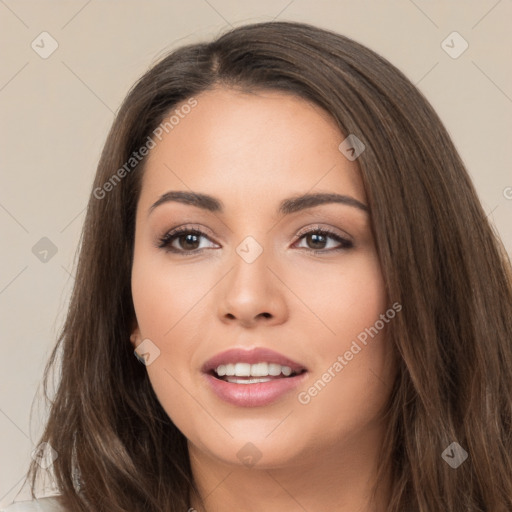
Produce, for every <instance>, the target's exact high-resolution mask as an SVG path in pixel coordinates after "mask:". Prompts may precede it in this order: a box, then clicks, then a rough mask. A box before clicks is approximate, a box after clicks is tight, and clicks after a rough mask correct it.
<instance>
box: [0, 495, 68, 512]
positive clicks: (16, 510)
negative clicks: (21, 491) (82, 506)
mask: <svg viewBox="0 0 512 512" xmlns="http://www.w3.org/2000/svg"><path fill="white" fill-rule="evenodd" d="M0 512H64V509H63V508H62V507H61V505H60V503H59V501H58V499H57V497H56V496H53V497H49V498H39V499H37V500H33V501H18V502H17V503H13V504H11V505H8V506H7V507H6V508H3V509H1V510H0Z"/></svg>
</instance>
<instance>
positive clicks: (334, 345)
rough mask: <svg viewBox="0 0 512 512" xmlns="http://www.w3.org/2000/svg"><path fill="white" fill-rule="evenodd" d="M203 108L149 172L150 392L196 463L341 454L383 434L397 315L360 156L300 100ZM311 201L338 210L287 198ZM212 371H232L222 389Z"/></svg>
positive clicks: (265, 97) (142, 307)
mask: <svg viewBox="0 0 512 512" xmlns="http://www.w3.org/2000/svg"><path fill="white" fill-rule="evenodd" d="M195 100H196V101H197V104H195V106H194V107H193V108H191V109H188V108H187V109H183V112H185V111H186V112H188V113H187V114H186V115H182V116H180V118H179V122H177V123H174V124H173V127H172V129H168V130H167V133H166V132H165V131H164V133H163V136H161V140H158V139H157V140H156V146H155V147H154V148H153V149H151V151H150V153H149V156H148V159H147V161H146V167H145V171H144V176H143V180H142V188H141V194H140V198H139V202H138V206H137V214H136V233H135V247H134V261H133V269H132V293H133V301H134V307H135V312H136V327H135V329H134V330H133V334H132V343H133V345H134V346H137V347H138V346H139V345H140V344H141V343H144V345H141V347H145V348H144V352H146V353H149V354H150V355H149V358H148V359H147V361H146V370H147V372H148V375H149V378H150V380H151V383H152V386H153V388H154V390H155V393H156V395H157V397H158V399H159V401H160V403H161V404H162V406H163V408H164V409H165V411H166V412H167V414H168V415H169V417H170V418H171V420H172V421H173V422H174V424H175V425H176V426H177V427H178V428H179V429H180V431H181V432H182V433H183V434H184V435H185V436H186V437H187V439H188V442H189V449H190V450H191V453H195V454H202V455H204V456H205V457H208V458H210V459H215V460H218V461H221V462H222V463H223V464H230V465H233V464H234V465H242V464H247V461H248V460H254V461H256V460H257V463H258V464H259V465H260V466H261V467H268V468H270V467H278V466H281V467H282V466H285V465H287V464H295V463H298V461H302V462H304V461H306V460H314V459H315V457H319V456H322V454H325V453H331V454H332V453H334V452H336V451H337V450H339V451H340V453H341V451H342V450H344V449H346V448H347V447H348V446H353V443H354V440H355V439H356V438H358V437H361V436H364V435H365V433H366V434H368V433H369V432H370V431H373V430H374V429H375V428H376V425H377V423H378V421H377V418H378V413H379V410H380V408H381V407H382V406H383V404H384V402H385V401H386V399H387V398H388V394H389V390H390V386H391V383H392V375H391V372H392V368H391V356H390V347H389V345H388V344H387V343H386V336H385V334H386V328H387V324H388V323H390V322H392V321H393V320H392V318H393V317H394V316H395V314H397V310H396V307H395V308H393V307H391V306H390V305H389V304H388V303H387V297H386V293H385V289H384V284H383V279H382V274H381V269H380V264H379V260H378V257H377V254H376V249H375V246H374V241H373V238H372V233H371V227H370V216H369V213H368V211H367V209H366V208H365V205H366V196H365V191H364V188H363V185H362V181H361V178H360V176H359V171H358V166H357V160H356V161H350V160H349V159H347V158H346V157H345V156H344V154H343V153H342V152H341V151H340V150H339V149H338V146H339V145H340V143H341V142H342V141H343V139H344V138H345V137H344V136H343V135H342V134H341V132H340V131H339V129H338V128H337V126H336V124H335V123H334V121H333V120H332V119H331V118H330V117H329V116H328V115H327V114H326V113H325V112H324V111H323V110H322V109H320V108H319V107H317V106H315V105H313V104H311V103H309V102H306V101H305V100H302V99H299V98H297V97H294V96H292V95H289V94H285V93H280V92H275V91H269V92H258V93H242V92H235V91H233V90H228V89H216V90H211V91H207V92H204V93H202V94H200V95H198V96H196V97H195ZM176 108H177V109H178V110H179V106H178V107H176ZM173 110H174V109H173ZM177 191H181V192H186V193H196V194H203V195H207V196H210V197H209V198H208V199H207V200H203V201H200V200H199V199H195V200H194V201H192V200H187V199H184V198H183V197H181V198H180V197H178V196H176V195H175V196H172V195H171V194H169V193H170V192H177ZM166 194H167V195H166ZM306 194H308V195H311V194H313V195H315V194H330V195H331V200H328V201H326V200H325V198H326V197H327V196H325V195H324V196H318V197H319V198H318V197H317V199H316V200H315V199H311V200H309V201H308V200H303V201H295V202H290V201H289V200H290V199H297V198H299V197H300V196H303V195H306ZM333 194H336V195H337V196H336V197H337V199H336V200H334V199H332V198H333V197H334V196H332V195H333ZM173 197H174V199H173ZM322 198H323V199H322ZM189 199H190V198H189ZM286 201H288V202H286ZM177 228H179V229H180V231H179V232H177V233H176V232H175V230H176V229H177ZM386 312H387V313H386ZM230 349H238V350H239V352H237V353H234V354H232V357H229V356H223V355H222V353H223V352H225V351H227V350H230ZM255 349H263V350H262V351H260V352H259V353H258V351H257V350H256V351H255ZM269 351H273V352H269ZM218 354H221V355H220V358H217V359H212V358H214V357H215V356H217V355H218ZM237 361H238V363H242V365H240V364H238V365H236V362H237ZM209 362H210V363H211V364H208V363H209ZM292 362H293V363H296V366H294V365H293V364H292ZM223 363H225V364H223ZM256 363H267V364H266V365H265V364H263V365H260V364H258V365H257V366H252V365H253V364H254V365H256ZM269 363H270V364H269ZM287 363H289V364H287ZM230 364H233V365H235V366H233V367H231V369H230V366H229V365H230ZM212 365H213V366H214V367H215V368H217V367H218V366H224V369H222V368H220V369H219V373H220V374H222V373H223V372H226V371H227V372H228V373H233V369H234V370H235V372H236V374H235V375H234V376H230V377H231V382H228V381H227V380H226V379H227V377H226V376H223V377H222V380H221V379H219V378H218V377H220V376H215V375H216V374H215V375H214V372H213V370H212V371H210V368H211V366H212ZM286 366H288V367H289V368H290V369H291V370H293V372H294V373H292V375H290V376H286V375H285V374H286V373H289V370H287V369H286ZM248 368H249V369H250V371H251V372H252V373H251V375H252V376H247V369H248ZM276 368H277V371H276ZM206 370H208V373H205V371H206ZM258 371H259V372H260V373H258ZM269 372H270V373H272V372H273V373H279V375H270V376H269V375H268V373H269ZM295 373H296V374H297V375H294V374H295ZM262 375H263V376H262ZM250 379H253V380H252V382H253V383H247V382H249V380H250ZM258 379H260V380H261V382H255V381H258ZM249 443H250V444H249ZM247 457H249V459H248V458H247Z"/></svg>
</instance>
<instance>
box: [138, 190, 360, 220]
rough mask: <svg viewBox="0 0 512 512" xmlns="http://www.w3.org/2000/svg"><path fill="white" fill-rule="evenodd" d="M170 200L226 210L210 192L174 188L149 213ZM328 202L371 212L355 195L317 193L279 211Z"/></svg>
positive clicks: (286, 212)
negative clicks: (202, 192)
mask: <svg viewBox="0 0 512 512" xmlns="http://www.w3.org/2000/svg"><path fill="white" fill-rule="evenodd" d="M168 202H177V203H183V204H188V205H191V206H196V207H197V208H202V209H203V210H207V211H210V212H214V213H215V212H217V213H223V212H224V205H223V203H222V201H220V200H219V199H217V198H215V197H213V196H210V195H208V194H201V193H199V192H187V191H180V190H173V191H171V192H166V193H165V194H163V195H162V196H160V198H159V199H158V200H157V201H156V202H155V203H153V204H152V205H151V207H150V208H149V211H148V215H149V214H151V213H152V212H153V210H154V209H155V208H157V207H158V206H160V205H162V204H164V203H168ZM328 203H340V204H344V205H347V206H352V207H354V208H357V209H359V210H362V211H363V212H366V213H368V212H369V209H368V206H366V205H365V204H363V203H361V202H360V201H358V200H357V199H355V198H354V197H351V196H347V195H342V194H331V193H316V194H304V195H300V196H296V197H290V198H288V199H284V200H283V201H281V203H280V205H279V208H278V213H280V214H281V215H290V214H292V213H296V212H298V211H300V210H305V209H307V208H313V207H315V206H319V205H322V204H328Z"/></svg>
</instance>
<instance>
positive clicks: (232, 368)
mask: <svg viewBox="0 0 512 512" xmlns="http://www.w3.org/2000/svg"><path fill="white" fill-rule="evenodd" d="M305 372H306V369H305V368H302V369H299V370H298V371H294V370H292V368H291V367H290V366H286V365H281V364H278V363H269V362H266V361H263V362H259V363H256V364H250V363H240V362H239V363H234V364H233V363H228V364H220V365H219V366H217V367H216V368H215V369H213V370H210V371H209V372H208V374H209V375H211V376H212V377H215V378H216V379H219V380H222V381H224V382H231V383H232V384H259V383H262V382H271V381H274V380H279V379H288V378H293V377H296V376H297V375H302V374H303V373H305Z"/></svg>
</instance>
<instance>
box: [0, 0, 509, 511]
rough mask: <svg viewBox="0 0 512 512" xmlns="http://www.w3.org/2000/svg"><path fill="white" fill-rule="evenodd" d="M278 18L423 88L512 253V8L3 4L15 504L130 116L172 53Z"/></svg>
mask: <svg viewBox="0 0 512 512" xmlns="http://www.w3.org/2000/svg"><path fill="white" fill-rule="evenodd" d="M272 19H279V20H297V21H305V22H308V23H312V24H317V25H319V26H322V27H326V28H330V29H334V30H335V31H338V32H340V33H342V34H345V35H347V36H349V37H352V38H354V39H356V40H357V41H359V42H361V43H363V44H366V45H367V46H369V47H370V48H372V49H374V50H376V51H377V52H378V53H380V54H381V55H383V56H384V57H386V58H387V59H389V60H390V61H391V62H392V63H394V64H395V65H396V66H397V67H399V68H400V69H401V70H402V71H403V72H404V73H405V74H406V75H407V76H408V77H409V78H410V80H411V81H412V82H414V83H415V84H417V85H418V87H419V88H420V89H421V91H422V92H423V93H424V94H425V95H426V97H427V98H428V99H429V100H430V102H431V103H432V104H433V106H434V108H435V109H436V110H437V112H438V113H439V115H440V116H441V118H442V119H443V121H444V122H445V125H446V127H447V128H448V131H449V132H450V134H451V136H452V137H453V140H454V142H455V144H456V146H457V147H458V149H459V151H460V154H461V156H462V158H463V160H464V161H465V163H466V164H467V167H468V170H469V172H470V174H471V176H472V178H473V180H474V183H475V185H476V187H477V190H478V192H479V195H480V198H481V200H482V203H483V205H484V208H485V211H486V212H488V215H489V218H490V219H491V221H492V222H493V223H494V225H495V226H496V229H497V231H498V232H499V233H500V234H501V236H502V238H503V240H504V243H505V246H506V248H507V250H508V252H509V253H511V252H512V226H511V223H510V219H511V214H512V188H510V187H512V173H511V161H512V144H511V139H510V136H511V131H512V130H511V128H512V84H511V78H512V59H511V58H510V57H511V47H512V35H511V31H510V20H511V19H512V0H480V1H477V0H465V1H443V2H442V1H432V0H430V1H426V0H415V1H414V2H413V1H411V0H400V1H398V0H397V1H385V2H384V1H380V0H379V1H377V0H374V1H362V0H357V1H355V0H351V1H347V0H343V1H333V0H331V1H329V0H294V1H290V0H272V1H270V0H258V1H245V2H236V1H234V0H191V1H177V0H171V1H146V2H143V1H133V0H131V1H129V0H122V1H121V0H89V1H87V0H84V1H69V0H68V1H42V0H38V1H24V0H0V46H1V48H2V52H1V55H2V57H3V61H2V66H1V69H0V109H1V133H0V140H1V143H2V150H1V153H0V155H1V157H0V158H1V160H0V162H1V164H0V169H1V181H0V184H1V188H0V231H1V238H2V253H1V254H2V265H1V266H0V314H1V323H0V325H1V348H2V352H3V354H4V357H3V358H2V361H1V363H0V364H1V373H0V382H1V386H0V434H1V435H0V506H1V505H3V504H6V503H10V502H11V501H12V499H13V498H14V497H15V495H16V494H17V492H18V491H19V490H20V488H21V484H22V480H23V475H24V472H25V470H26V468H27V466H28V462H29V460H30V456H31V452H32V450H33V449H34V448H35V445H34V442H35V441H37V437H38V435H39V433H40V431H41V426H42V422H43V419H44V408H42V407H36V406H34V416H33V421H32V424H30V423H29V413H30V408H31V405H32V402H33V400H34V396H35V395H36V394H37V393H38V386H39V383H40V380H41V377H42V370H43V366H44V363H45V361H46V358H47V357H48V354H49V351H50V348H51V347H52V346H53V344H54V343H55V340H56V336H57V333H58V330H59V328H60V326H61V323H62V320H63V318H64V314H65V310H66V304H67V300H68V297H69V293H70V290H71V287H72V285H73V273H74V266H73V256H74V253H75V249H76V247H77V244H78V240H79V234H80V229H81V226H82V222H83V219H84V209H85V206H86V202H87V198H88V194H89V191H90V187H91V183H92V178H93V175H94V172H95V167H96V163H97V160H98V157H99V154H100V151H101V147H102V145H103V142H104V139H105V136H106V133H107V130H108V128H109V126H110V124H111V122H112V120H113V116H114V113H115V112H116V110H117V109H118V107H119V105H120V102H121V101H122V99H123V97H124V96H125V94H126V93H127V91H128V89H129V87H130V86H131V85H132V84H133V82H134V81H135V80H136V79H137V78H138V77H139V76H140V75H141V74H142V73H143V72H144V71H145V70H146V69H147V68H148V67H149V66H150V65H151V64H152V63H153V62H154V61H155V60H156V59H157V58H158V57H160V56H161V55H162V54H163V53H164V52H166V51H167V50H169V49H171V48H173V47H175V46H178V45H181V44H185V43H191V42H196V41H199V40H208V39H210V38H212V37H214V36H216V35H218V34H219V33H220V32H221V31H223V30H225V29H226V28H227V27H229V25H233V26H237V25H241V24H245V23H248V22H256V21H266V20H272ZM43 31H47V32H48V33H49V34H50V35H51V36H52V37H53V38H54V39H55V40H56V41H57V43H58V48H57V50H56V51H55V52H54V53H53V54H51V55H50V56H49V57H48V58H46V59H43V58H41V56H40V55H39V54H38V53H36V51H34V50H33V49H32V47H31V43H32V41H34V40H35V43H34V44H39V46H42V45H43V44H44V48H46V49H47V50H48V49H49V48H50V43H49V39H45V43H41V37H38V36H39V35H40V34H41V32H43ZM453 31H457V32H458V33H459V34H460V35H461V36H462V37H463V38H464V39H465V40H466V41H467V43H468V44H469V47H468V49H467V50H466V51H465V52H464V53H462V55H460V56H459V57H458V58H456V59H454V58H452V57H450V56H449V55H448V54H447V53H446V52H445V51H444V50H443V48H442V46H441V43H442V41H443V40H445V38H446V37H447V36H448V35H449V34H451V33H452V32H453ZM45 37H47V36H45ZM448 41H450V39H449V40H448ZM448 44H450V45H452V46H454V50H457V49H459V48H461V47H460V45H459V43H458V42H454V43H453V44H452V43H450V42H449V43H448ZM458 45H459V46H458ZM40 51H42V48H41V50H40ZM452 51H453V50H452ZM43 237H47V238H48V239H50V240H51V242H52V243H53V244H54V245H55V247H56V249H57V253H56V254H55V255H54V256H52V257H50V255H51V253H49V255H48V256H47V257H48V261H47V262H42V261H40V259H38V257H36V255H35V254H34V253H33V251H32V248H33V247H34V245H35V244H36V243H38V241H39V240H40V239H41V238H43ZM39 394H40V392H39ZM36 405H37V402H36ZM24 495H25V492H23V493H22V494H21V495H19V496H18V498H20V497H21V496H24Z"/></svg>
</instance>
